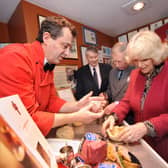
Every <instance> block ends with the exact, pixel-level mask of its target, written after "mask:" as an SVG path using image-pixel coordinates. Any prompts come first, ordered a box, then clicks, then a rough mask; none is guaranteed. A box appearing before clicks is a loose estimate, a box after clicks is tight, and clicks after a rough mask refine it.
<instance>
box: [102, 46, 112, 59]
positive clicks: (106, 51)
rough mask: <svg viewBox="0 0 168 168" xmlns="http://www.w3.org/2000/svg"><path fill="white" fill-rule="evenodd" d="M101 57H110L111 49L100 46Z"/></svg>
mask: <svg viewBox="0 0 168 168" xmlns="http://www.w3.org/2000/svg"><path fill="white" fill-rule="evenodd" d="M102 55H103V57H111V48H110V47H106V46H102Z"/></svg>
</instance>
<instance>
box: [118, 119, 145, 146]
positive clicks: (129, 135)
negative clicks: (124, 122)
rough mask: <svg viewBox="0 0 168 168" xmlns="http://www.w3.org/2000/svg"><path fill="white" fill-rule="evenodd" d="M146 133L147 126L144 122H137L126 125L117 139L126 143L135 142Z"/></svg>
mask: <svg viewBox="0 0 168 168" xmlns="http://www.w3.org/2000/svg"><path fill="white" fill-rule="evenodd" d="M146 134H147V128H146V126H145V124H144V123H142V122H139V123H137V124H134V125H130V126H126V127H125V128H124V130H123V131H121V133H120V134H119V135H118V140H119V141H123V142H126V143H131V142H137V141H138V140H140V139H141V138H142V137H143V136H144V135H146Z"/></svg>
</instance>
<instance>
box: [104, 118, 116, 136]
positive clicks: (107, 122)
mask: <svg viewBox="0 0 168 168" xmlns="http://www.w3.org/2000/svg"><path fill="white" fill-rule="evenodd" d="M114 125H115V119H114V117H113V116H112V115H111V116H109V117H108V119H107V120H105V122H104V123H103V126H102V134H103V135H104V136H106V130H107V129H111V130H112V129H113V126H114Z"/></svg>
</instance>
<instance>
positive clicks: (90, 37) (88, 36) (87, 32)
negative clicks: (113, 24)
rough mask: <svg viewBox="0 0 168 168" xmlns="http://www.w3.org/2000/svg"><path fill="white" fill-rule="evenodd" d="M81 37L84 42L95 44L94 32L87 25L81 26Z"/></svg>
mask: <svg viewBox="0 0 168 168" xmlns="http://www.w3.org/2000/svg"><path fill="white" fill-rule="evenodd" d="M83 39H84V43H85V44H89V45H97V37H96V32H95V31H94V30H92V29H89V28H87V27H83Z"/></svg>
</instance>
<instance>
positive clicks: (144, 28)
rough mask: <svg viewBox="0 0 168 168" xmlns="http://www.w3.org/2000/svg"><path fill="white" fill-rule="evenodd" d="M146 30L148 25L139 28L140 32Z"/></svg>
mask: <svg viewBox="0 0 168 168" xmlns="http://www.w3.org/2000/svg"><path fill="white" fill-rule="evenodd" d="M147 30H149V27H148V26H145V27H142V28H140V29H139V31H140V32H141V31H147Z"/></svg>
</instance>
